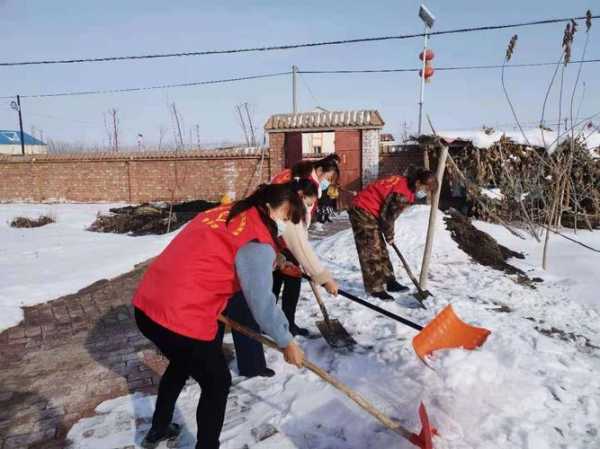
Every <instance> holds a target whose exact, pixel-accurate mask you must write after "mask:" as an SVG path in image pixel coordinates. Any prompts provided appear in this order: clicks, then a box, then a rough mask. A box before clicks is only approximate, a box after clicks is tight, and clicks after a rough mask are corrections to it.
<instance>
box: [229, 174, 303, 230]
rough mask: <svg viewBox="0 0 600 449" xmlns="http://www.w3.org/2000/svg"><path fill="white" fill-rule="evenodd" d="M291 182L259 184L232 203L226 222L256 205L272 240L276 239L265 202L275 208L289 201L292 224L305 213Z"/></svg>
mask: <svg viewBox="0 0 600 449" xmlns="http://www.w3.org/2000/svg"><path fill="white" fill-rule="evenodd" d="M292 184H293V183H292V182H288V183H285V184H261V185H260V186H258V188H257V189H256V190H255V191H254V193H252V194H251V195H250V196H248V197H247V198H244V199H243V200H240V201H237V202H235V203H234V204H233V206H232V207H231V210H230V211H229V215H228V217H227V224H229V222H230V221H231V220H233V219H234V218H235V217H237V216H238V215H239V214H241V213H242V212H244V211H247V210H248V209H251V208H252V207H256V209H257V210H258V213H259V215H260V217H261V219H262V221H263V223H264V224H265V226H266V227H267V228H268V229H269V232H270V233H271V236H272V237H273V240H275V241H277V224H276V223H275V221H274V220H273V219H272V218H271V217H270V216H269V209H268V207H267V204H268V205H270V206H271V207H273V208H276V207H279V206H281V205H282V204H283V203H285V202H286V201H289V203H290V221H291V222H292V223H294V224H297V223H300V221H301V220H302V219H303V218H304V216H305V214H306V208H305V207H304V202H303V201H302V199H301V198H300V196H299V195H298V192H297V191H296V190H294V188H293V186H292Z"/></svg>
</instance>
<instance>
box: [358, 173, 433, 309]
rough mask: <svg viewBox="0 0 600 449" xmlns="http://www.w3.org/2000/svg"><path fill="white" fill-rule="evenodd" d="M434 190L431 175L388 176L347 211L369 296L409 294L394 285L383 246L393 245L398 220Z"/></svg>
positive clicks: (363, 192) (365, 192)
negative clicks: (416, 202)
mask: <svg viewBox="0 0 600 449" xmlns="http://www.w3.org/2000/svg"><path fill="white" fill-rule="evenodd" d="M436 189H437V181H436V178H435V176H434V175H433V173H432V172H430V171H428V170H417V171H416V172H415V173H414V174H413V175H412V176H408V177H403V176H391V177H388V178H383V179H380V180H378V181H375V182H374V183H372V184H370V185H369V186H367V188H366V189H364V190H363V191H361V192H360V193H359V194H358V195H357V196H356V197H355V199H354V201H353V202H352V207H351V208H350V210H349V215H350V223H351V224H352V230H353V231H354V240H355V242H356V249H357V251H358V260H359V262H360V267H361V270H362V275H363V281H364V285H365V290H366V291H367V293H369V294H370V295H372V296H374V297H376V298H379V299H382V300H392V299H393V297H392V296H391V295H389V294H388V293H387V292H386V290H387V291H391V292H400V291H406V290H408V287H406V286H404V285H402V284H400V283H398V282H397V281H396V278H395V276H394V269H393V267H392V263H391V261H390V256H389V253H388V250H387V244H386V242H387V243H392V242H393V241H394V226H395V221H396V219H397V218H398V216H399V215H400V214H401V213H402V212H403V211H404V210H405V209H406V208H407V207H408V206H410V205H411V204H413V203H414V202H415V200H416V199H417V198H419V199H423V198H426V197H427V194H429V193H431V192H434V191H435V190H436Z"/></svg>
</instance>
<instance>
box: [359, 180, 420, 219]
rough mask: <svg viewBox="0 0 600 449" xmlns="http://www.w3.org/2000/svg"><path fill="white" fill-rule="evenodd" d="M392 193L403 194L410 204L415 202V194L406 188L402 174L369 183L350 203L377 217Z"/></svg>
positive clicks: (406, 184)
mask: <svg viewBox="0 0 600 449" xmlns="http://www.w3.org/2000/svg"><path fill="white" fill-rule="evenodd" d="M392 193H399V194H400V195H402V196H404V197H405V198H406V199H407V201H408V202H409V203H410V204H412V203H414V202H415V194H414V193H413V192H411V191H410V189H409V188H408V182H407V180H406V178H405V177H404V176H390V177H388V178H383V179H380V180H378V181H375V182H372V183H371V184H369V185H368V186H367V187H366V188H365V189H364V190H362V191H361V192H359V193H358V195H356V196H355V197H354V200H353V201H352V205H353V206H354V207H360V208H361V209H363V210H365V211H367V212H369V213H370V214H371V215H373V216H374V217H376V218H379V215H380V214H381V207H382V206H383V203H384V202H385V199H386V198H387V197H388V196H389V195H391V194H392Z"/></svg>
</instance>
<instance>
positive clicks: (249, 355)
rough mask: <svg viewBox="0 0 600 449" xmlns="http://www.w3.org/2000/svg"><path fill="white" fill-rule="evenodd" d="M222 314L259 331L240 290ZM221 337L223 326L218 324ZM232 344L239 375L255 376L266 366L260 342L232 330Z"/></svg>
mask: <svg viewBox="0 0 600 449" xmlns="http://www.w3.org/2000/svg"><path fill="white" fill-rule="evenodd" d="M223 315H226V316H227V317H229V318H231V319H232V320H233V321H237V322H238V323H240V324H241V325H243V326H245V327H248V328H250V329H252V330H253V331H256V332H260V327H259V326H258V323H257V322H256V320H255V319H254V317H253V316H252V312H251V311H250V308H249V307H248V303H246V298H244V295H243V294H242V292H239V293H236V294H235V295H234V296H233V297H232V298H231V299H230V300H229V303H228V304H227V308H226V309H225V310H224V311H223ZM219 333H220V335H221V339H222V336H223V333H224V326H223V325H220V326H219ZM231 334H232V335H233V345H234V346H235V358H236V360H237V365H238V370H239V372H240V375H241V376H248V377H252V376H256V375H257V374H260V373H262V372H263V371H264V370H265V368H266V367H267V361H266V360H265V350H264V348H263V345H262V343H260V342H258V341H256V340H253V339H251V338H250V337H246V336H245V335H242V334H240V333H238V332H235V331H232V332H231Z"/></svg>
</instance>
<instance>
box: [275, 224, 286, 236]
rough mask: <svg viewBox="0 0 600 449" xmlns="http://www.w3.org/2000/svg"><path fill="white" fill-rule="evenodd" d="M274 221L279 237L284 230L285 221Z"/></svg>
mask: <svg viewBox="0 0 600 449" xmlns="http://www.w3.org/2000/svg"><path fill="white" fill-rule="evenodd" d="M275 223H276V224H277V237H281V236H282V235H283V231H285V221H283V220H275Z"/></svg>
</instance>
